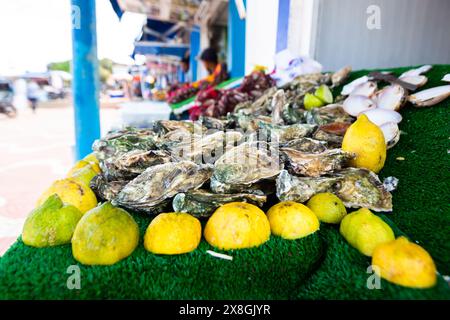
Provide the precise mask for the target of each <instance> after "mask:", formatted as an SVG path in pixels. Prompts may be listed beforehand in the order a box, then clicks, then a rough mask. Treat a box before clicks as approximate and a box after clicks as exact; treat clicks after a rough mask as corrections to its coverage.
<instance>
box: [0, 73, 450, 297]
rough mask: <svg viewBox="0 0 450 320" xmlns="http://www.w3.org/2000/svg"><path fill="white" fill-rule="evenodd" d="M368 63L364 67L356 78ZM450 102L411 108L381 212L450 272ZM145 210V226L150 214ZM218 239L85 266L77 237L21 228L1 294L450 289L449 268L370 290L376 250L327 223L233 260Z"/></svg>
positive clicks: (2, 266) (434, 78)
mask: <svg viewBox="0 0 450 320" xmlns="http://www.w3.org/2000/svg"><path fill="white" fill-rule="evenodd" d="M406 69H409V68H401V69H394V71H395V73H396V74H399V73H401V72H402V71H404V70H406ZM367 72H368V71H367V70H362V71H358V72H354V73H353V74H352V76H351V79H354V78H356V77H359V76H361V75H364V74H366V73H367ZM446 73H450V66H449V65H441V66H434V67H433V69H432V70H431V71H429V72H428V73H427V76H428V77H429V78H430V80H429V82H428V84H427V85H426V86H425V88H427V87H433V86H437V85H443V84H444V83H443V82H441V81H440V79H441V78H442V76H443V75H444V74H446ZM339 91H340V90H339V89H338V90H335V93H336V92H339ZM449 105H450V99H447V100H445V101H443V102H442V103H440V104H439V105H436V106H433V107H430V108H422V109H417V108H413V107H411V106H407V107H406V108H405V109H403V110H402V111H401V113H402V116H403V121H402V122H401V124H400V129H401V130H402V132H403V134H402V135H401V139H400V142H399V143H398V144H397V145H396V146H395V147H394V148H392V149H390V150H389V151H388V157H387V161H386V165H385V168H384V169H383V170H382V172H381V173H380V176H381V178H383V177H387V176H391V175H392V176H395V177H397V178H399V179H400V182H399V186H398V189H397V190H396V191H394V192H393V201H394V211H393V212H392V214H383V215H380V216H381V217H382V218H383V219H385V220H386V221H387V222H388V223H389V224H390V225H391V226H392V227H393V230H394V232H395V233H396V235H397V236H398V235H405V236H407V237H409V238H410V239H411V240H414V241H417V242H418V243H419V244H420V245H422V246H423V247H424V248H425V249H426V250H427V251H428V252H429V253H430V254H431V255H432V257H433V259H434V261H435V262H436V265H437V268H438V271H439V272H440V273H441V274H443V275H449V274H450V272H449V271H450V270H449V268H450V264H449V262H450V261H449V255H450V250H449V249H450V244H449V240H450V239H449V234H450V232H449V231H450V212H449V207H448V195H449V194H450V193H449V184H448V181H449V180H450V179H449V178H450V177H449V170H448V163H449V162H448V157H449V153H448V150H449V149H450V148H449V145H448V143H449V138H450V132H449V130H450V128H449V123H450V117H449V112H448V110H449V109H448V107H449ZM397 157H403V158H405V160H404V161H400V160H397V159H396V158H397ZM135 219H136V221H137V222H138V224H139V226H140V229H141V235H143V234H144V231H145V228H146V226H147V225H148V223H149V222H150V218H148V217H145V216H142V215H135ZM208 249H212V248H211V247H210V246H209V245H208V244H207V243H206V242H205V241H202V243H201V244H200V246H199V248H198V249H197V250H195V251H194V252H192V253H189V254H184V255H179V256H157V255H153V254H150V253H148V252H146V251H145V249H144V248H143V245H142V243H141V244H140V245H139V247H138V248H137V249H136V250H135V252H134V253H133V254H132V255H131V256H130V257H128V258H127V259H124V260H123V261H121V262H119V263H117V264H115V265H113V266H83V265H81V264H79V263H77V262H76V261H75V260H74V259H73V257H72V254H71V249H70V245H66V246H60V247H54V248H43V249H35V248H30V247H27V246H25V245H24V244H23V243H22V241H21V240H20V238H19V240H18V241H17V242H16V243H15V244H14V245H13V246H12V247H11V248H10V249H9V250H8V252H7V253H6V254H5V255H4V256H3V257H2V258H1V259H0V299H450V289H449V286H448V284H447V283H446V282H445V280H444V279H443V278H442V277H439V279H438V284H437V285H436V286H435V287H434V288H431V289H425V290H419V289H410V288H404V287H400V286H397V285H394V284H391V283H388V282H386V281H384V280H382V281H381V289H372V290H369V289H368V288H367V279H368V277H369V276H370V275H371V274H370V273H367V268H368V267H369V265H370V258H368V257H365V256H363V255H362V254H360V253H359V252H358V251H357V250H356V249H354V248H352V247H350V246H349V245H348V244H347V243H346V241H345V239H343V238H342V236H340V234H339V232H338V227H337V226H331V225H324V224H322V225H321V228H320V231H319V232H317V233H315V234H314V235H311V236H309V237H306V238H303V239H300V240H296V241H287V240H282V239H280V238H277V237H272V238H271V240H270V241H269V242H267V243H266V244H264V245H263V246H261V247H259V248H256V249H249V250H239V251H231V252H227V253H228V254H230V255H232V256H233V257H234V259H233V261H228V260H221V259H217V258H213V257H211V256H210V255H208V254H207V253H205V251H206V250H208ZM214 251H218V250H214ZM71 265H78V266H79V267H80V275H81V289H80V290H69V289H67V286H66V282H67V279H68V277H69V276H70V274H68V273H67V268H68V267H69V266H71Z"/></svg>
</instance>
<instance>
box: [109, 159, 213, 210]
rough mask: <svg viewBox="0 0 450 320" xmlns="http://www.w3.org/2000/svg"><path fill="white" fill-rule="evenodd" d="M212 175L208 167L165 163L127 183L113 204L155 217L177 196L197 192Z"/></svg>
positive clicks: (210, 168)
mask: <svg viewBox="0 0 450 320" xmlns="http://www.w3.org/2000/svg"><path fill="white" fill-rule="evenodd" d="M211 174H212V167H211V166H209V165H197V164H195V163H194V162H191V161H180V162H169V163H164V164H159V165H156V166H153V167H150V168H147V169H146V170H145V171H144V172H143V173H142V174H140V175H139V176H137V177H136V178H135V179H134V180H132V181H130V182H129V183H128V184H127V185H126V186H125V187H124V188H123V189H122V190H121V191H120V193H119V194H118V195H117V197H116V198H115V199H114V200H113V204H115V205H120V206H123V207H125V208H129V209H132V210H137V211H144V212H148V213H157V212H158V211H159V210H160V209H161V206H162V205H164V204H165V203H166V202H167V200H168V199H170V198H172V197H174V196H175V195H176V194H177V193H180V192H186V191H190V190H195V189H198V188H200V187H201V186H202V185H203V184H204V183H205V182H206V181H207V180H208V179H209V178H210V177H211Z"/></svg>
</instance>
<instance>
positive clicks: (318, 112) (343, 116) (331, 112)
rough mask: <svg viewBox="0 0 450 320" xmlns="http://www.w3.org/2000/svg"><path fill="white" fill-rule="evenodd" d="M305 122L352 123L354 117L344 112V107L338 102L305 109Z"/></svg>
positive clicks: (319, 123)
mask: <svg viewBox="0 0 450 320" xmlns="http://www.w3.org/2000/svg"><path fill="white" fill-rule="evenodd" d="M305 115H306V123H309V124H317V125H319V126H320V125H324V124H328V123H333V122H348V123H352V122H353V121H354V118H353V117H351V116H350V115H349V114H348V113H347V112H345V110H344V107H343V106H342V105H339V104H329V105H327V106H325V107H321V108H313V109H311V110H309V111H306V113H305Z"/></svg>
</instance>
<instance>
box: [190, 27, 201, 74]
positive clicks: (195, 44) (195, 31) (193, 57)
mask: <svg viewBox="0 0 450 320" xmlns="http://www.w3.org/2000/svg"><path fill="white" fill-rule="evenodd" d="M190 42H191V48H190V53H189V72H190V74H191V81H197V65H198V61H197V56H198V55H199V53H200V28H199V27H198V26H194V27H193V28H192V30H191V36H190Z"/></svg>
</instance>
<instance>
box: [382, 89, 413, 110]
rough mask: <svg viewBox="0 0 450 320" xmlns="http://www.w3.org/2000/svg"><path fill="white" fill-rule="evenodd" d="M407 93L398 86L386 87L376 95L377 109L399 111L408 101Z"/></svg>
mask: <svg viewBox="0 0 450 320" xmlns="http://www.w3.org/2000/svg"><path fill="white" fill-rule="evenodd" d="M406 96H407V92H406V90H405V89H404V88H403V87H402V86H401V85H398V84H391V85H390V86H387V87H384V88H383V89H381V90H379V91H378V92H377V93H376V94H375V99H374V100H375V103H376V104H377V108H381V109H386V110H394V111H398V110H400V108H401V107H402V106H403V104H404V103H405V101H406Z"/></svg>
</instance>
